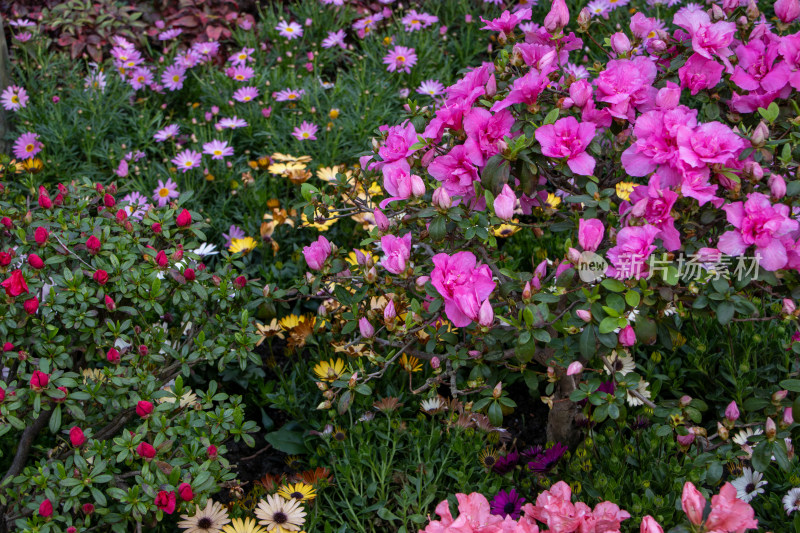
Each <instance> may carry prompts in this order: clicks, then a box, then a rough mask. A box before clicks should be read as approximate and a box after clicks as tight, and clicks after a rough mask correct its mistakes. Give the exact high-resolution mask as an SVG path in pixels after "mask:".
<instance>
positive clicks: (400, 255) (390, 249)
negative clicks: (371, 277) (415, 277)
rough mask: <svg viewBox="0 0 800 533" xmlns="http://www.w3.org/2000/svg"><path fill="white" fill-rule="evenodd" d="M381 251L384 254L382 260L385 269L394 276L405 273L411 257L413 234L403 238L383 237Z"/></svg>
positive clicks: (407, 234)
mask: <svg viewBox="0 0 800 533" xmlns="http://www.w3.org/2000/svg"><path fill="white" fill-rule="evenodd" d="M381 249H382V250H383V253H384V256H383V259H381V265H383V268H385V269H386V270H388V271H389V272H391V273H392V274H402V273H404V272H405V271H406V266H407V265H408V260H409V258H410V257H411V233H406V234H405V235H403V236H402V237H395V236H394V235H384V236H383V237H381Z"/></svg>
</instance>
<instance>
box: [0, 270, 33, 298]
mask: <svg viewBox="0 0 800 533" xmlns="http://www.w3.org/2000/svg"><path fill="white" fill-rule="evenodd" d="M0 286H2V287H3V288H5V290H6V294H7V295H8V296H10V297H12V298H16V297H17V296H19V295H20V294H22V293H27V292H28V283H27V282H26V281H25V276H23V275H22V271H21V270H15V271H14V272H12V273H11V276H10V277H9V278H8V279H7V280H5V281H3V282H2V283H0Z"/></svg>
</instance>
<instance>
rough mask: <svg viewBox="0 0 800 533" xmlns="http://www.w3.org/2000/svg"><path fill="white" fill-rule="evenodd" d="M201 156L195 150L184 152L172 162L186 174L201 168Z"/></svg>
mask: <svg viewBox="0 0 800 533" xmlns="http://www.w3.org/2000/svg"><path fill="white" fill-rule="evenodd" d="M201 157H202V156H201V155H200V154H199V153H197V152H195V151H194V150H184V151H183V152H180V153H179V154H178V155H176V156H175V157H174V158H173V159H172V162H173V163H174V164H175V166H176V167H178V168H179V169H180V171H181V172H186V171H188V170H190V169H192V168H195V167H198V166H200V159H201Z"/></svg>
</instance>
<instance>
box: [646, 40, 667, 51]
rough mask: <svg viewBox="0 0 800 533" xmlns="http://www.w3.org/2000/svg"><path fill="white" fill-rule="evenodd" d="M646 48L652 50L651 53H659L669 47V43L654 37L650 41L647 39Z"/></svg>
mask: <svg viewBox="0 0 800 533" xmlns="http://www.w3.org/2000/svg"><path fill="white" fill-rule="evenodd" d="M646 48H647V51H648V52H650V53H651V54H658V53H661V52H663V51H664V50H666V49H667V43H665V42H664V41H662V40H661V39H652V40H650V41H647V45H646Z"/></svg>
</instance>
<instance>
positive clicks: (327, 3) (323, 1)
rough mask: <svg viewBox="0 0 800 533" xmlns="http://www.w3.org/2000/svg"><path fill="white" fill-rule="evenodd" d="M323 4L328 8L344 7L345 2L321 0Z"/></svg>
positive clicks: (340, 0)
mask: <svg viewBox="0 0 800 533" xmlns="http://www.w3.org/2000/svg"><path fill="white" fill-rule="evenodd" d="M321 1H322V3H323V4H325V5H326V6H330V5H334V6H343V5H344V0H321Z"/></svg>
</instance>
